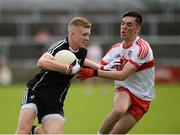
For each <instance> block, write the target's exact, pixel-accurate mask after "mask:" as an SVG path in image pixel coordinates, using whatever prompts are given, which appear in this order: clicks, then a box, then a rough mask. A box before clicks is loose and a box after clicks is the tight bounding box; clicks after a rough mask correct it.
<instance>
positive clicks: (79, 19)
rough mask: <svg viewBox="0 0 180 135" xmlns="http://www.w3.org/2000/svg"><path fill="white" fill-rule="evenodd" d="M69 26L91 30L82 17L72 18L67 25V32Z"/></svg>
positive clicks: (87, 22) (89, 24)
mask: <svg viewBox="0 0 180 135" xmlns="http://www.w3.org/2000/svg"><path fill="white" fill-rule="evenodd" d="M71 25H74V26H78V27H83V28H91V23H90V22H89V21H88V20H87V19H86V18H84V17H74V18H73V19H72V20H71V21H70V22H69V24H68V31H69V29H70V26H71Z"/></svg>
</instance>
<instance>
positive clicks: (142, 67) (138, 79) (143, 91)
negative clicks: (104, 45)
mask: <svg viewBox="0 0 180 135" xmlns="http://www.w3.org/2000/svg"><path fill="white" fill-rule="evenodd" d="M115 58H116V59H117V58H119V59H120V63H121V66H120V67H119V68H118V70H122V69H123V67H124V65H125V64H126V63H127V62H128V61H129V62H130V63H132V64H133V65H134V66H136V67H137V68H138V70H137V71H136V72H135V73H133V74H132V75H131V76H129V77H128V78H126V79H125V80H123V81H117V80H116V81H115V86H116V87H125V88H127V89H129V91H130V92H132V93H133V94H134V95H136V96H137V97H139V98H141V99H143V100H146V101H151V100H152V99H153V97H154V95H155V94H154V80H155V73H154V68H155V63H154V57H153V52H152V50H151V48H150V46H149V44H148V43H147V42H146V41H145V40H143V39H142V38H140V37H137V38H136V39H135V41H134V42H133V44H132V45H130V46H128V47H126V48H125V47H123V42H121V43H117V44H115V45H114V46H112V47H111V48H110V49H109V51H108V52H107V54H106V55H105V56H104V57H103V59H102V60H101V64H107V63H109V62H111V61H112V60H113V59H115Z"/></svg>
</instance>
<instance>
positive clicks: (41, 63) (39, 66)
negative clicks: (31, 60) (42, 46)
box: [37, 59, 45, 69]
mask: <svg viewBox="0 0 180 135" xmlns="http://www.w3.org/2000/svg"><path fill="white" fill-rule="evenodd" d="M44 64H45V62H44V60H43V59H39V60H38V62H37V67H38V68H40V69H43V68H44Z"/></svg>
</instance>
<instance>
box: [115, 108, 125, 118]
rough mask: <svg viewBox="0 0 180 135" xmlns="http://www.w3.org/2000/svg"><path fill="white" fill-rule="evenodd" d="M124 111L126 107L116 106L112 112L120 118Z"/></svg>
mask: <svg viewBox="0 0 180 135" xmlns="http://www.w3.org/2000/svg"><path fill="white" fill-rule="evenodd" d="M125 113H126V109H124V108H117V109H113V111H112V114H113V115H114V116H115V117H116V118H117V119H119V118H121V117H122V116H123V115H124V114H125Z"/></svg>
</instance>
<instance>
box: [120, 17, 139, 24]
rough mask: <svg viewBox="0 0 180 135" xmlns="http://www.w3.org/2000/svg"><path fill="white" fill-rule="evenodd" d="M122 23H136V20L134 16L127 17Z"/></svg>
mask: <svg viewBox="0 0 180 135" xmlns="http://www.w3.org/2000/svg"><path fill="white" fill-rule="evenodd" d="M121 22H124V23H136V18H135V17H132V16H125V17H123V18H122V20H121Z"/></svg>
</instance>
